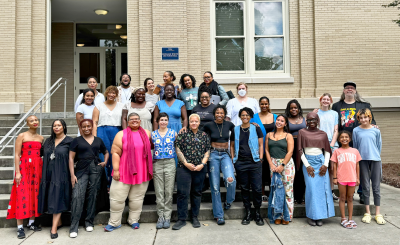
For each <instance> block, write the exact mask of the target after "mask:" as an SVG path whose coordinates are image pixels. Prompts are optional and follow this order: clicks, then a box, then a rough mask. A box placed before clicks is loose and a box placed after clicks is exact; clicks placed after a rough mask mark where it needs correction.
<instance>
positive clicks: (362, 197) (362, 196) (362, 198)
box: [360, 195, 364, 204]
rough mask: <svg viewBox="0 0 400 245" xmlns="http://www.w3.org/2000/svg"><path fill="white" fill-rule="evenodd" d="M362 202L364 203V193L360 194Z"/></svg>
mask: <svg viewBox="0 0 400 245" xmlns="http://www.w3.org/2000/svg"><path fill="white" fill-rule="evenodd" d="M360 204H364V195H360Z"/></svg>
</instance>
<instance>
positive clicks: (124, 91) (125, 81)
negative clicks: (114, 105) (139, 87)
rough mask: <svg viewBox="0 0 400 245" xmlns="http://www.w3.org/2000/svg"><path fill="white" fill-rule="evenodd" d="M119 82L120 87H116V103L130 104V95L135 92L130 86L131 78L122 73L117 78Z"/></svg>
mask: <svg viewBox="0 0 400 245" xmlns="http://www.w3.org/2000/svg"><path fill="white" fill-rule="evenodd" d="M119 81H120V82H121V85H120V86H118V87H117V88H118V97H117V102H120V103H122V104H126V103H128V102H131V95H132V93H133V91H134V90H135V88H134V87H131V86H130V85H131V76H130V75H128V74H126V73H124V74H122V75H121V76H120V77H119Z"/></svg>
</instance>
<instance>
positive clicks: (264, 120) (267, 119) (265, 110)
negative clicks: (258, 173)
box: [250, 96, 277, 202]
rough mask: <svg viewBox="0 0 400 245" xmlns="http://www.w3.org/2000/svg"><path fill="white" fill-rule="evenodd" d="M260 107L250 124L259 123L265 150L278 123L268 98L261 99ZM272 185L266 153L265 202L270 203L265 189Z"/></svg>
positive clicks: (263, 191)
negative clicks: (268, 139) (270, 134)
mask: <svg viewBox="0 0 400 245" xmlns="http://www.w3.org/2000/svg"><path fill="white" fill-rule="evenodd" d="M258 102H259V105H260V113H257V114H255V115H254V118H252V119H251V120H250V123H257V124H258V125H259V126H260V128H261V131H262V133H263V135H264V140H263V142H264V150H265V149H266V148H265V147H266V146H265V141H266V136H267V134H268V133H269V132H272V131H273V130H274V125H275V121H276V117H277V115H276V114H273V113H271V109H270V108H269V99H268V97H266V96H263V97H261V98H260V100H259V101H258ZM270 184H271V176H270V170H269V166H268V165H267V159H266V154H265V153H264V159H263V166H262V189H261V190H262V195H263V196H262V199H263V202H268V197H267V196H266V195H265V187H266V186H267V185H268V186H269V185H270Z"/></svg>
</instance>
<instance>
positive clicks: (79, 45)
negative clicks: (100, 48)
mask: <svg viewBox="0 0 400 245" xmlns="http://www.w3.org/2000/svg"><path fill="white" fill-rule="evenodd" d="M76 46H78V47H83V46H85V44H84V43H78V44H77V45H76Z"/></svg>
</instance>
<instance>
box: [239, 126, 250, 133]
mask: <svg viewBox="0 0 400 245" xmlns="http://www.w3.org/2000/svg"><path fill="white" fill-rule="evenodd" d="M240 128H241V129H242V131H243V132H245V133H247V132H249V130H250V127H248V128H247V130H246V131H245V130H244V128H242V127H240Z"/></svg>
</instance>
